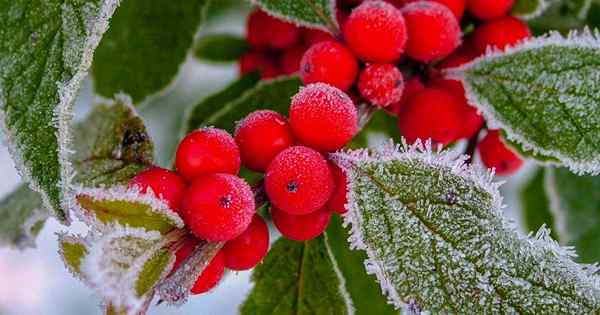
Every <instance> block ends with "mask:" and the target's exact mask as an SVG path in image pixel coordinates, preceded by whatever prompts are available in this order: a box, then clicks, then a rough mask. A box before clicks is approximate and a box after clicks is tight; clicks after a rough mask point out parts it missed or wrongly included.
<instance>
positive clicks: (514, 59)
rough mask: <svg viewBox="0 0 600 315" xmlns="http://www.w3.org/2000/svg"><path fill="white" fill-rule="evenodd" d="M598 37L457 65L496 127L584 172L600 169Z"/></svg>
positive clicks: (556, 38) (544, 43)
mask: <svg viewBox="0 0 600 315" xmlns="http://www.w3.org/2000/svg"><path fill="white" fill-rule="evenodd" d="M597 47H598V39H597V38H596V36H595V35H592V34H590V33H584V34H580V35H570V36H569V37H568V38H566V39H565V38H563V37H561V36H560V35H558V34H552V35H550V36H548V37H544V38H538V39H535V40H532V41H529V42H527V43H525V44H522V45H519V46H517V47H515V48H513V49H511V50H509V51H508V52H506V53H500V52H498V53H495V54H492V55H488V56H486V57H484V58H479V59H476V60H475V61H473V62H471V63H469V64H467V65H466V66H464V67H461V68H458V69H454V70H450V75H454V76H456V77H462V80H463V82H464V84H465V87H466V89H467V91H468V93H467V94H468V97H469V99H470V101H471V103H472V104H476V105H477V106H478V107H479V109H480V110H481V111H483V113H484V115H485V116H486V118H487V120H488V124H490V125H491V126H492V127H501V128H502V129H504V130H505V131H506V132H507V134H508V137H509V138H510V139H512V140H514V141H516V142H518V143H521V144H522V145H523V146H524V147H525V148H526V149H527V150H529V151H534V152H539V154H540V155H542V156H550V157H553V158H556V159H558V160H560V161H561V162H562V163H563V164H564V165H566V166H567V167H569V168H570V169H571V170H572V171H574V172H577V173H588V174H596V173H599V172H600V105H599V103H598V102H597V97H596V94H598V92H600V90H599V89H598V84H597V79H598V75H597V74H598V73H599V70H600V69H599V66H598V63H597V62H596V60H597V59H598V58H600V50H599V49H598V48H597Z"/></svg>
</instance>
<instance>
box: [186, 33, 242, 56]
mask: <svg viewBox="0 0 600 315" xmlns="http://www.w3.org/2000/svg"><path fill="white" fill-rule="evenodd" d="M246 51H248V43H247V42H246V39H244V38H242V37H240V36H236V35H230V34H213V35H206V36H203V37H202V38H200V39H199V40H198V41H197V42H196V43H195V44H194V56H195V57H196V58H198V59H200V60H203V61H208V62H233V61H237V60H238V59H240V58H241V57H242V55H243V54H244V53H245V52H246Z"/></svg>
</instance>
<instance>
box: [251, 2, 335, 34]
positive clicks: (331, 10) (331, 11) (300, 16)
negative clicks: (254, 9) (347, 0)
mask: <svg viewBox="0 0 600 315" xmlns="http://www.w3.org/2000/svg"><path fill="white" fill-rule="evenodd" d="M251 2H253V3H254V4H256V5H258V6H259V7H260V8H261V9H263V10H264V11H266V12H267V13H269V14H271V15H273V16H275V17H277V18H280V19H282V20H286V21H289V22H292V23H294V24H297V25H301V26H306V27H310V28H317V29H321V30H324V31H327V32H331V33H338V32H339V25H338V23H337V19H336V18H335V0H251Z"/></svg>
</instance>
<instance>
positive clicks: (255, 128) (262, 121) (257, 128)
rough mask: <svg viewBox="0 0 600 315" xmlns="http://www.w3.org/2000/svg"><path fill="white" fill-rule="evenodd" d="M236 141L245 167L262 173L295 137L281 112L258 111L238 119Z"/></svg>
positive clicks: (291, 143) (292, 142)
mask: <svg viewBox="0 0 600 315" xmlns="http://www.w3.org/2000/svg"><path fill="white" fill-rule="evenodd" d="M235 142H236V143H237V145H238V146H239V148H240V154H241V157H242V163H243V164H244V166H246V167H247V168H249V169H251V170H253V171H257V172H264V171H265V170H266V169H267V167H268V166H269V163H271V160H273V158H274V157H275V156H276V155H277V154H279V152H281V151H283V150H284V149H286V148H288V147H290V146H292V145H293V144H294V136H293V134H292V129H291V128H290V125H289V124H288V122H287V120H286V119H285V117H283V115H281V114H279V113H276V112H274V111H271V110H258V111H255V112H253V113H251V114H249V115H248V116H246V118H244V120H242V121H241V122H240V124H239V125H238V128H237V130H236V131H235Z"/></svg>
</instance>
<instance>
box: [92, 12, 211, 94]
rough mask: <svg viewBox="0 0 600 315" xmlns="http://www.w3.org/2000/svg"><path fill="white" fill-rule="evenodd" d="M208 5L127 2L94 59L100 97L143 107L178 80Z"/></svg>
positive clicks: (96, 83)
mask: <svg viewBox="0 0 600 315" xmlns="http://www.w3.org/2000/svg"><path fill="white" fill-rule="evenodd" d="M207 2H208V1H207V0H178V1H160V0H156V1H148V0H127V1H122V4H121V7H119V9H118V10H117V12H116V13H115V16H114V17H113V19H112V20H111V26H110V29H109V30H108V32H106V36H104V38H103V39H102V42H101V43H100V46H98V50H97V52H96V56H95V58H94V64H93V67H92V72H93V74H94V87H95V90H96V92H98V93H99V94H101V95H104V96H106V97H113V96H114V95H115V94H116V93H120V92H125V93H127V94H128V95H130V96H131V97H132V98H133V101H134V103H136V104H139V102H140V101H142V100H143V99H145V98H146V97H147V96H149V95H151V94H155V93H156V92H159V91H160V90H163V89H164V88H166V87H167V86H168V85H169V84H170V83H171V82H172V81H173V79H174V78H175V75H176V74H177V72H178V71H179V67H180V65H181V64H182V63H183V61H184V60H185V58H186V56H187V54H188V51H189V50H190V48H191V47H192V44H193V40H194V36H195V34H196V32H197V30H198V27H199V25H200V24H201V23H202V22H203V20H204V9H205V7H206V4H207Z"/></svg>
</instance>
